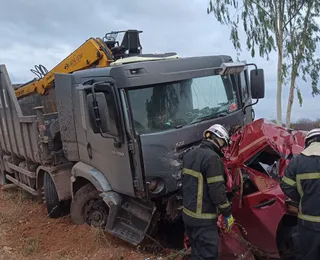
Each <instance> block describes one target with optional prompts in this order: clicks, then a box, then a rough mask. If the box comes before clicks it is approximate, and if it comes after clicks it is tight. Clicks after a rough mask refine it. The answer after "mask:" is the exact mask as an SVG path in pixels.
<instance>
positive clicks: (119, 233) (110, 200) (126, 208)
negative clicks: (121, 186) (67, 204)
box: [100, 191, 156, 245]
mask: <svg viewBox="0 0 320 260" xmlns="http://www.w3.org/2000/svg"><path fill="white" fill-rule="evenodd" d="M100 196H101V197H102V198H103V200H104V202H105V203H106V204H107V205H108V207H109V216H108V221H107V225H106V228H105V231H106V232H108V233H110V234H112V235H114V236H116V237H118V238H120V239H123V240H125V241H127V242H128V243H130V244H133V245H138V244H140V243H141V242H142V240H143V239H144V236H145V234H146V232H147V230H148V228H149V225H150V223H151V220H152V217H153V214H154V212H155V210H156V207H155V205H154V204H153V203H152V202H149V201H142V200H138V199H134V198H130V197H124V196H120V195H119V194H118V193H116V192H113V191H110V192H103V193H101V194H100Z"/></svg>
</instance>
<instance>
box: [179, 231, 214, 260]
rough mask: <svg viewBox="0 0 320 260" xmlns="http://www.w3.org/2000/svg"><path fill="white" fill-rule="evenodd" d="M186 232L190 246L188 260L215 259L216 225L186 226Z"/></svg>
mask: <svg viewBox="0 0 320 260" xmlns="http://www.w3.org/2000/svg"><path fill="white" fill-rule="evenodd" d="M185 230H186V233H187V235H188V237H189V243H190V247H191V251H192V253H191V258H190V260H209V259H210V260H217V259H218V252H219V235H218V230H217V226H214V225H212V226H203V227H202V226H187V225H185Z"/></svg>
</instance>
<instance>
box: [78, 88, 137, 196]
mask: <svg viewBox="0 0 320 260" xmlns="http://www.w3.org/2000/svg"><path fill="white" fill-rule="evenodd" d="M79 90H80V91H79V94H80V105H79V109H80V114H81V124H82V126H83V128H84V130H85V134H84V135H83V137H84V138H85V142H79V150H80V158H81V160H83V161H88V163H89V164H90V165H91V166H93V167H95V168H96V169H97V170H99V171H100V172H102V173H103V174H104V176H105V177H106V179H107V180H108V182H109V183H110V185H111V188H112V189H113V190H114V191H116V192H119V193H122V194H127V195H129V196H134V195H135V192H134V185H133V174H132V169H131V159H130V157H131V155H130V151H129V147H128V141H127V138H126V135H125V134H124V131H123V129H124V127H123V118H122V113H121V108H120V107H121V106H120V98H119V93H118V92H117V88H116V87H115V86H114V84H110V85H109V86H108V84H105V85H104V86H99V85H97V87H95V94H96V97H97V101H98V107H99V106H100V108H99V114H100V116H101V118H102V117H103V118H104V119H103V120H105V117H106V116H107V117H108V125H109V131H107V132H106V133H100V132H97V131H93V123H92V120H94V119H92V117H94V114H95V112H96V111H95V112H94V111H93V107H92V105H91V107H90V103H91V104H92V86H91V85H90V86H88V87H86V86H82V89H81V87H80V88H79ZM101 93H103V95H102V96H101V95H99V94H101ZM101 97H102V98H105V100H101ZM90 98H91V99H90ZM102 105H105V106H106V107H104V109H101V106H102ZM78 125H79V124H78Z"/></svg>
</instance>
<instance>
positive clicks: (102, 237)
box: [91, 227, 111, 246]
mask: <svg viewBox="0 0 320 260" xmlns="http://www.w3.org/2000/svg"><path fill="white" fill-rule="evenodd" d="M91 232H92V235H93V237H94V242H95V243H98V244H104V245H107V246H111V243H110V241H109V240H108V238H107V236H106V233H105V231H104V230H103V229H102V228H96V227H91Z"/></svg>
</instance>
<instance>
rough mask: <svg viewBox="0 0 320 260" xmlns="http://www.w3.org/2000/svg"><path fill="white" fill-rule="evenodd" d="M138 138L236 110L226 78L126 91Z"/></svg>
mask: <svg viewBox="0 0 320 260" xmlns="http://www.w3.org/2000/svg"><path fill="white" fill-rule="evenodd" d="M129 100H130V105H131V107H132V113H133V121H134V126H135V130H136V132H137V133H139V134H146V133H154V132H159V131H164V130H168V129H174V128H179V127H183V126H185V125H190V124H194V123H197V122H201V121H203V120H208V119H212V118H215V117H218V116H224V115H227V114H228V113H230V112H232V111H234V110H237V107H238V104H237V99H236V94H235V92H234V90H233V86H232V83H231V80H230V77H229V76H220V75H214V76H208V77H201V78H193V79H188V80H183V81H179V82H174V83H165V84H157V85H152V87H146V88H141V89H134V90H129Z"/></svg>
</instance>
